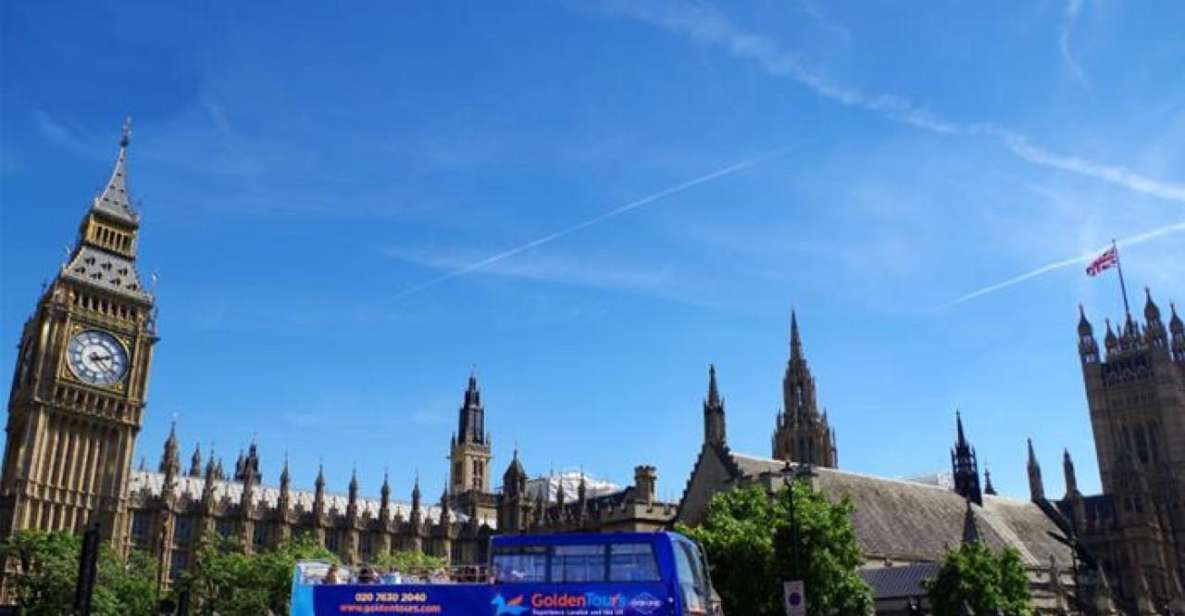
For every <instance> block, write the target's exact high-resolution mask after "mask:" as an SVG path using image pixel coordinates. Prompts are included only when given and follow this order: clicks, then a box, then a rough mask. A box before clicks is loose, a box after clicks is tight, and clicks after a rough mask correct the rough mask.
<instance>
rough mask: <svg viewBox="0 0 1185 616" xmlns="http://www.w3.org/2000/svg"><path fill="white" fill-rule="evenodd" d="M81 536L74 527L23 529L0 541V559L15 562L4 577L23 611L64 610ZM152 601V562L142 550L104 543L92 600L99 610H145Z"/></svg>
mask: <svg viewBox="0 0 1185 616" xmlns="http://www.w3.org/2000/svg"><path fill="white" fill-rule="evenodd" d="M81 551H82V538H81V537H79V536H78V535H75V534H73V533H66V532H45V531H39V530H24V531H19V532H16V533H14V534H13V535H12V536H10V537H9V538H8V539H6V540H4V542H3V543H0V561H3V560H7V562H10V563H12V564H13V565H14V566H15V571H14V572H13V573H12V574H11V575H10V577H9V581H10V583H11V584H12V587H13V591H14V593H15V594H16V602H17V604H18V605H20V606H22V608H23V609H24V614H26V616H41V615H46V616H49V615H53V616H60V615H61V614H69V613H70V612H71V611H72V610H73V607H74V593H75V588H76V586H77V583H78V559H79V555H80V553H81ZM155 602H156V566H155V563H153V562H152V559H151V558H148V557H147V556H146V555H144V554H143V553H142V552H133V553H132V554H131V555H130V556H129V557H128V558H127V559H124V558H123V557H121V556H120V555H119V554H118V553H116V552H115V551H114V550H112V549H110V548H109V547H106V546H104V547H103V549H102V551H101V552H100V556H99V563H98V571H97V573H96V580H95V594H94V596H93V598H92V606H93V608H94V613H95V614H100V615H102V616H117V615H119V616H150V615H151V614H153V613H154V611H153V607H154V605H155Z"/></svg>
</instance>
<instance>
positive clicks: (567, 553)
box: [551, 545, 605, 582]
mask: <svg viewBox="0 0 1185 616" xmlns="http://www.w3.org/2000/svg"><path fill="white" fill-rule="evenodd" d="M551 581H552V582H604V581H605V546H603V545H557V546H555V548H554V551H553V552H552V554H551Z"/></svg>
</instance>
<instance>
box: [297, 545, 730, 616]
mask: <svg viewBox="0 0 1185 616" xmlns="http://www.w3.org/2000/svg"><path fill="white" fill-rule="evenodd" d="M330 570H331V565H330V564H329V563H324V562H302V563H298V564H297V566H296V571H295V574H294V576H293V581H292V616H327V615H339V614H438V615H442V616H721V610H720V603H719V599H718V597H717V595H716V594H715V591H714V590H713V589H712V583H711V579H710V578H709V576H708V567H707V561H706V560H705V559H704V555H703V551H702V550H701V549H700V548H699V546H698V545H696V544H695V542H693V541H691V540H690V539H688V538H686V537H684V536H683V535H680V534H678V533H673V532H658V533H606V534H556V535H506V536H497V537H494V538H493V539H492V540H491V542H490V561H489V563H488V567H487V569H486V570H485V571H484V572H483V573H482V574H481V575H480V577H481V578H483V579H482V580H481V581H478V582H472V581H470V582H454V581H452V579H451V578H446V577H444V576H442V575H439V574H437V575H435V576H431V577H430V578H429V579H426V580H425V579H421V578H410V577H408V576H405V575H403V572H371V571H369V570H365V571H364V570H362V569H360V570H359V571H358V572H354V571H351V570H348V569H343V568H334V571H333V573H332V574H331V573H330ZM465 577H466V578H467V579H470V580H472V579H475V577H477V576H474V575H473V574H472V570H470V572H469V573H468V574H466V575H465ZM327 578H328V579H327Z"/></svg>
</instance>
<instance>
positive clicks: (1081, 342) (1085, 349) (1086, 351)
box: [1078, 304, 1099, 364]
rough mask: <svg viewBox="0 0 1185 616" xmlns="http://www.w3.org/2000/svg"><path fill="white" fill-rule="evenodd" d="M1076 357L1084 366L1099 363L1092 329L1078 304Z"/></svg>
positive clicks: (1084, 312) (1097, 349)
mask: <svg viewBox="0 0 1185 616" xmlns="http://www.w3.org/2000/svg"><path fill="white" fill-rule="evenodd" d="M1078 356H1079V357H1081V358H1082V363H1084V364H1096V363H1098V361H1099V343H1098V342H1097V341H1095V339H1094V327H1093V326H1091V324H1090V321H1088V320H1087V319H1086V310H1085V309H1084V308H1083V307H1082V304H1078Z"/></svg>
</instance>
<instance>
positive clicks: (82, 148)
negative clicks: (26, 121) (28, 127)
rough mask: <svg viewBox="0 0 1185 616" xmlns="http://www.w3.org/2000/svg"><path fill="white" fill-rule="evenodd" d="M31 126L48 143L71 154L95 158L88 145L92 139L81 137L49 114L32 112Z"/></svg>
mask: <svg viewBox="0 0 1185 616" xmlns="http://www.w3.org/2000/svg"><path fill="white" fill-rule="evenodd" d="M33 124H34V125H35V126H36V127H37V130H38V131H40V132H41V135H42V136H44V137H45V138H46V139H47V140H49V142H50V143H53V144H55V145H57V146H59V147H62V148H65V149H67V150H69V151H70V152H71V153H73V154H77V155H79V156H85V157H87V158H91V157H94V156H95V151H96V150H95V148H94V147H92V145H91V144H90V143H89V142H90V141H91V140H92V139H91V138H90V137H89V136H83V135H80V134H79V133H78V131H76V130H74V129H72V128H70V127H68V126H66V125H65V124H63V123H61V122H59V121H58V120H57V119H55V118H54V117H53V116H51V115H49V113H47V112H45V111H42V110H41V109H36V110H34V111H33Z"/></svg>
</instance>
